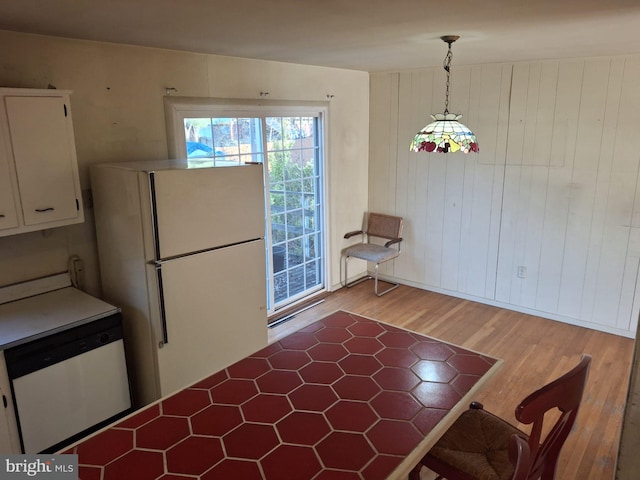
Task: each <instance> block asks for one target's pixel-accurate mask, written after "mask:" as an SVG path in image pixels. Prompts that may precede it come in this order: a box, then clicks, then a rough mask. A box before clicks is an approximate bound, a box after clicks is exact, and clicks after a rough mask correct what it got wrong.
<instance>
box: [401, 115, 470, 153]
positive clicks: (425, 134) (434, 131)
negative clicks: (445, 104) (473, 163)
mask: <svg viewBox="0 0 640 480" xmlns="http://www.w3.org/2000/svg"><path fill="white" fill-rule="evenodd" d="M461 117H462V115H459V114H457V113H446V112H445V113H436V114H434V115H431V118H433V119H434V120H435V121H434V122H431V123H430V124H429V125H427V126H426V127H424V128H423V129H422V130H420V131H419V132H418V133H417V134H416V136H415V137H413V141H412V142H411V146H410V147H409V148H410V149H411V150H412V151H414V152H440V153H449V152H452V153H455V152H463V153H469V152H477V151H478V141H477V140H476V136H475V135H474V134H473V132H472V131H471V130H469V127H467V126H465V125H463V124H462V123H460V122H458V120H459V119H460V118H461Z"/></svg>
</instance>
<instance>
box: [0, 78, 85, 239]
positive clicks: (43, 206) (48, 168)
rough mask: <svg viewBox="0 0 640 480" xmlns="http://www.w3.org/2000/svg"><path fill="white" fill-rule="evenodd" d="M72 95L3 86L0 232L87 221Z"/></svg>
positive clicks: (0, 107)
mask: <svg viewBox="0 0 640 480" xmlns="http://www.w3.org/2000/svg"><path fill="white" fill-rule="evenodd" d="M69 96H70V92H68V91H64V90H53V89H52V90H34V89H21V88H0V97H2V98H1V100H2V102H1V104H0V236H6V235H14V234H17V233H24V232H31V231H35V230H44V229H48V228H54V227H60V226H63V225H69V224H73V223H79V222H83V221H84V213H83V209H82V195H81V191H80V180H79V176H78V162H77V159H76V151H75V140H74V135H73V124H72V119H71V109H70V104H69Z"/></svg>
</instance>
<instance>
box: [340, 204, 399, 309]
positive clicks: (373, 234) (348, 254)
mask: <svg viewBox="0 0 640 480" xmlns="http://www.w3.org/2000/svg"><path fill="white" fill-rule="evenodd" d="M357 235H360V237H361V240H360V242H359V243H356V244H354V245H350V246H348V247H346V248H345V249H343V250H342V257H343V258H344V286H345V287H352V286H354V285H356V284H358V283H360V282H363V281H365V280H370V279H372V278H373V279H374V287H373V290H374V292H375V294H376V295H377V296H379V297H381V296H382V295H384V294H385V293H387V292H390V291H391V290H393V289H395V288H398V284H397V283H393V284H392V285H391V287H389V288H387V289H385V290H383V291H382V292H380V291H378V267H379V266H380V264H381V263H383V262H387V261H389V260H393V259H394V258H396V257H397V256H398V255H400V245H401V242H402V217H396V216H393V215H384V214H381V213H373V212H369V213H368V214H365V228H363V229H362V230H355V231H353V232H348V233H346V234H345V235H344V238H351V237H354V236H357ZM380 239H382V241H385V240H386V242H385V243H384V244H382V243H376V242H380ZM352 257H353V258H359V259H360V260H366V261H367V262H372V263H374V264H375V269H374V275H373V277H372V276H371V275H365V276H364V277H361V278H359V279H357V280H354V281H352V282H351V283H349V275H348V269H347V265H348V263H349V259H350V258H352Z"/></svg>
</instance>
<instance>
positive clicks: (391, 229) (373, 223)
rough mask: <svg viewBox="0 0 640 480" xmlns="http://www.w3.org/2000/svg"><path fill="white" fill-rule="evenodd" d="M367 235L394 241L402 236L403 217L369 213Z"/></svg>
mask: <svg viewBox="0 0 640 480" xmlns="http://www.w3.org/2000/svg"><path fill="white" fill-rule="evenodd" d="M366 232H367V235H369V236H371V237H378V238H386V239H388V240H392V239H395V238H400V237H401V236H402V217H394V216H392V215H384V214H382V213H369V215H368V216H367V230H366Z"/></svg>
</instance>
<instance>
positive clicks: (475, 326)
mask: <svg viewBox="0 0 640 480" xmlns="http://www.w3.org/2000/svg"><path fill="white" fill-rule="evenodd" d="M335 310H346V311H349V312H352V313H356V314H359V315H363V316H365V317H369V318H373V319H376V320H380V321H383V322H388V323H391V324H394V325H397V326H399V327H402V328H406V329H409V330H414V331H416V332H420V333H423V334H426V335H429V336H432V337H435V338H438V339H441V340H444V341H447V342H451V343H454V344H457V345H461V346H463V347H466V348H469V349H471V350H475V351H478V352H483V353H486V354H488V355H491V356H494V357H498V358H501V359H503V360H504V366H503V368H502V369H501V370H500V372H498V374H497V375H496V376H495V377H494V378H493V379H492V380H491V381H490V383H489V384H488V385H487V387H486V388H485V389H484V390H483V391H482V392H481V393H480V394H479V395H478V397H477V400H479V401H481V402H482V403H484V405H485V408H487V409H488V410H490V411H492V412H493V413H496V414H497V415H500V416H501V417H503V418H505V419H508V420H509V421H511V422H515V418H514V410H515V407H516V405H517V404H518V402H519V401H520V400H522V399H523V398H524V397H525V396H526V395H527V394H529V393H530V392H531V391H533V390H535V389H536V388H538V387H540V386H542V385H544V384H545V383H547V382H549V381H551V380H553V379H555V378H556V377H558V376H560V375H561V374H562V373H564V372H565V371H567V370H569V369H570V368H571V367H572V366H573V365H574V364H576V363H577V362H578V360H579V358H580V355H581V354H582V353H583V352H584V353H589V354H591V355H592V356H593V361H592V365H591V370H590V375H589V381H588V384H587V388H586V391H585V395H584V398H583V404H582V406H581V411H580V413H579V416H578V420H577V423H576V427H575V428H574V431H573V432H572V434H571V435H570V437H569V438H568V439H567V442H566V443H565V446H564V448H563V450H562V452H561V456H560V460H559V465H558V471H557V475H556V479H557V480H601V479H602V480H610V479H613V478H614V470H615V466H616V457H617V452H618V442H619V437H620V427H621V422H622V417H623V413H624V403H625V399H626V393H627V385H628V381H629V369H630V365H631V360H632V356H633V344H634V342H633V340H631V339H629V338H624V337H619V336H616V335H611V334H607V333H602V332H597V331H595V330H589V329H586V328H581V327H576V326H572V325H567V324H564V323H560V322H556V321H553V320H547V319H544V318H540V317H535V316H531V315H525V314H522V313H518V312H513V311H510V310H505V309H501V308H497V307H492V306H488V305H484V304H480V303H475V302H471V301H468V300H462V299H458V298H454V297H450V296H446V295H441V294H437V293H433V292H428V291H424V290H420V289H416V288H411V287H406V286H401V287H400V288H398V289H396V290H395V291H393V292H390V293H388V294H387V295H385V296H383V297H376V296H375V295H374V293H373V285H372V283H371V282H364V283H362V284H360V285H357V286H355V287H352V288H349V289H346V288H342V289H340V290H338V291H337V292H334V293H331V294H330V295H328V296H327V297H326V298H325V300H324V302H323V303H321V304H320V305H317V306H315V307H312V308H310V309H308V310H306V311H304V312H302V313H299V314H298V315H296V316H295V318H293V319H292V320H289V321H287V322H285V323H282V324H280V325H278V326H276V327H274V328H272V329H270V331H269V338H270V341H274V340H277V339H279V338H281V337H283V336H285V335H287V334H289V333H291V332H293V331H296V330H298V329H300V328H302V327H303V326H305V325H308V324H309V323H312V322H313V321H315V320H317V319H319V318H322V317H324V316H325V315H327V314H329V313H331V312H333V311H335ZM523 428H526V427H523ZM425 478H428V477H426V476H425ZM638 478H640V477H638Z"/></svg>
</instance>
